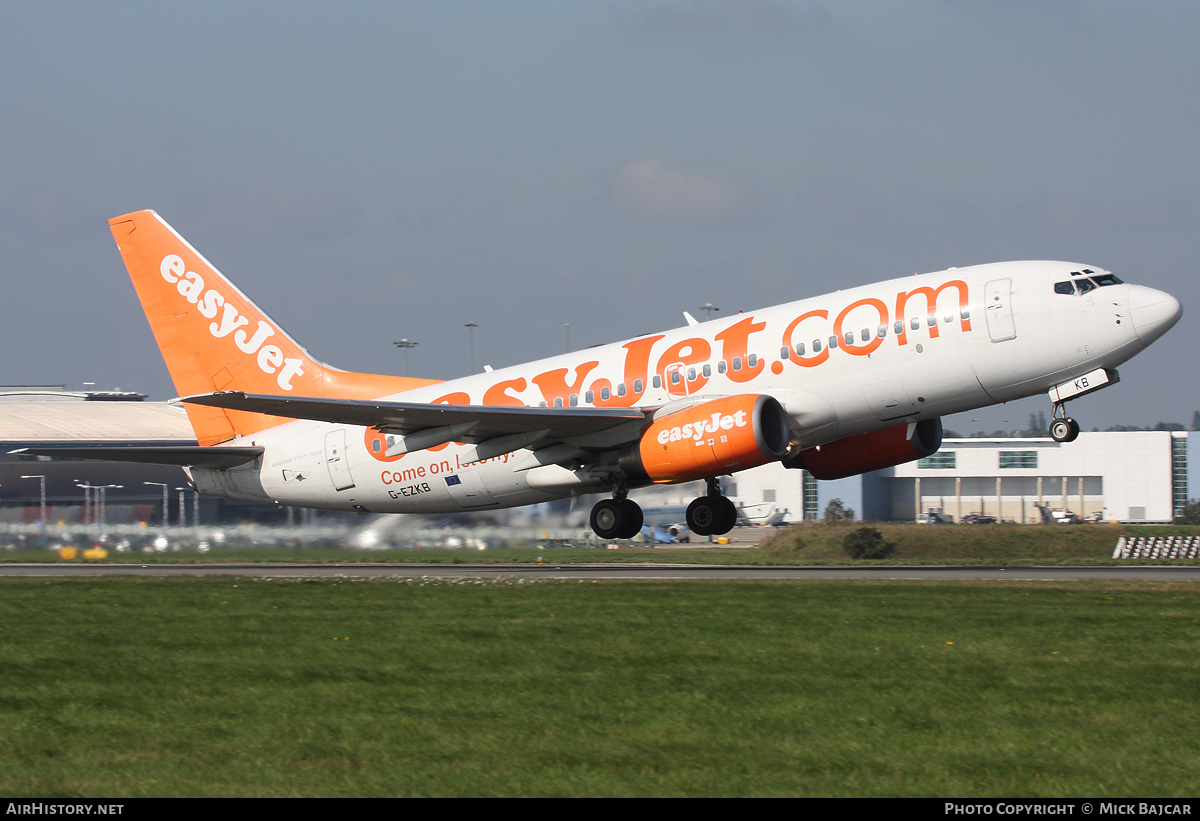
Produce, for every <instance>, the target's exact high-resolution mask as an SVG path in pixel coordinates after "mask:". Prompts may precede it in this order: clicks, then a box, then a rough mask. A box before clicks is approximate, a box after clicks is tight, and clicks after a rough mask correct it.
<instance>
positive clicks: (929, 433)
mask: <svg viewBox="0 0 1200 821" xmlns="http://www.w3.org/2000/svg"><path fill="white" fill-rule="evenodd" d="M941 446H942V420H941V419H922V420H921V421H920V422H916V423H908V424H904V425H896V426H895V427H894V428H884V429H883V430H873V431H871V432H870V433H860V434H858V435H857V436H847V437H846V438H845V439H838V440H837V441H836V442H830V443H829V444H827V445H818V446H817V447H815V448H808V449H806V450H802V451H800V458H799V459H798V460H794V461H797V462H799V463H800V464H795V465H793V464H791V462H792V461H793V460H791V459H789V460H788V462H787V463H785V464H787V465H788V467H803V468H804V469H805V470H807V471H808V472H809V473H811V474H812V475H813V477H814V478H816V479H844V478H845V477H847V476H857V475H858V474H860V473H867V472H869V471H872V470H879V469H880V468H890V467H892V466H893V465H901V464H904V463H905V462H911V461H913V460H914V459H923V458H925V457H926V456H929V455H931V454H933V453H937V449H938V448H940V447H941Z"/></svg>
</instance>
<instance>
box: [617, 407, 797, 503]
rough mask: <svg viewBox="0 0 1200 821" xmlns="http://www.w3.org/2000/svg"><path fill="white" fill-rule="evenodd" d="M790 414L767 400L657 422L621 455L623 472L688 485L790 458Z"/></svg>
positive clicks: (685, 412) (690, 411) (688, 410)
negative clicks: (788, 451) (788, 452)
mask: <svg viewBox="0 0 1200 821" xmlns="http://www.w3.org/2000/svg"><path fill="white" fill-rule="evenodd" d="M788 437H789V434H788V422H787V414H786V413H785V412H784V410H783V406H782V405H780V404H779V400H777V399H775V397H773V396H766V395H763V394H742V395H740V396H727V397H724V398H722V399H714V400H712V401H711V402H704V403H702V404H699V405H692V406H691V407H688V408H685V409H683V410H680V411H678V412H676V413H672V414H670V415H668V416H663V417H660V418H658V419H655V420H654V421H653V422H652V423H651V424H650V427H648V428H646V430H645V432H644V433H643V434H642V438H641V439H640V440H638V441H637V442H634V443H633V444H631V445H628V446H626V448H625V449H624V451H622V453H621V460H620V464H621V468H622V469H623V470H624V471H625V473H626V474H627V475H629V476H631V477H648V478H649V479H650V480H651V481H653V482H686V481H691V480H693V479H704V478H707V477H710V476H720V475H722V474H725V473H732V472H733V471H737V470H745V469H746V468H752V467H757V466H758V465H764V464H766V463H767V462H774V461H777V460H779V459H781V458H782V457H783V456H784V455H786V454H787V448H788Z"/></svg>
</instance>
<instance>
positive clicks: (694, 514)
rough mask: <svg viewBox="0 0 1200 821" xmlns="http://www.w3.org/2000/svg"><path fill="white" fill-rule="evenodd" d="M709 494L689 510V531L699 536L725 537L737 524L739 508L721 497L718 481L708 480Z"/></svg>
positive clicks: (694, 503) (689, 506)
mask: <svg viewBox="0 0 1200 821" xmlns="http://www.w3.org/2000/svg"><path fill="white" fill-rule="evenodd" d="M705 482H707V483H708V493H707V494H706V495H704V496H701V497H700V498H699V499H693V500H692V503H691V504H690V505H688V508H687V526H688V529H689V530H691V531H692V532H693V533H695V534H696V535H697V536H724V535H725V534H726V533H728V532H729V531H731V530H733V526H734V525H735V524H737V507H735V506H734V504H733V502H731V501H729V499H727V498H726V497H724V496H722V495H721V488H720V486H719V485H718V484H717V480H716V479H706V480H705Z"/></svg>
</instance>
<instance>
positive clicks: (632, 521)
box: [617, 499, 645, 539]
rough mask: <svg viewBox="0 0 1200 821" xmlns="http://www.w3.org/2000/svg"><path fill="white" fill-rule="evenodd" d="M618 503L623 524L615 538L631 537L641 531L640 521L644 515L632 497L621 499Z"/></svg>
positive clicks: (643, 518)
mask: <svg viewBox="0 0 1200 821" xmlns="http://www.w3.org/2000/svg"><path fill="white" fill-rule="evenodd" d="M618 504H619V505H621V515H622V517H623V519H624V526H623V527H622V528H621V532H620V534H619V535H618V536H617V538H618V539H632V538H633V537H634V536H636V535H638V534H639V533H641V532H642V522H643V521H644V520H645V517H644V516H643V515H642V509H641V508H640V507H639V506H638V503H637V502H635V501H633V500H632V499H622V500H621V501H620V502H618Z"/></svg>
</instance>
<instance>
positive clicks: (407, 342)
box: [392, 338, 421, 376]
mask: <svg viewBox="0 0 1200 821" xmlns="http://www.w3.org/2000/svg"><path fill="white" fill-rule="evenodd" d="M392 344H393V345H395V346H396V347H397V348H400V349H402V350H403V351H404V375H405V376H408V352H409V350H411V349H412V348H415V347H417V345H419V344H421V343H419V342H413V341H412V340H411V339H407V338H405V339H401V340H400V341H399V342H393V343H392Z"/></svg>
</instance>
